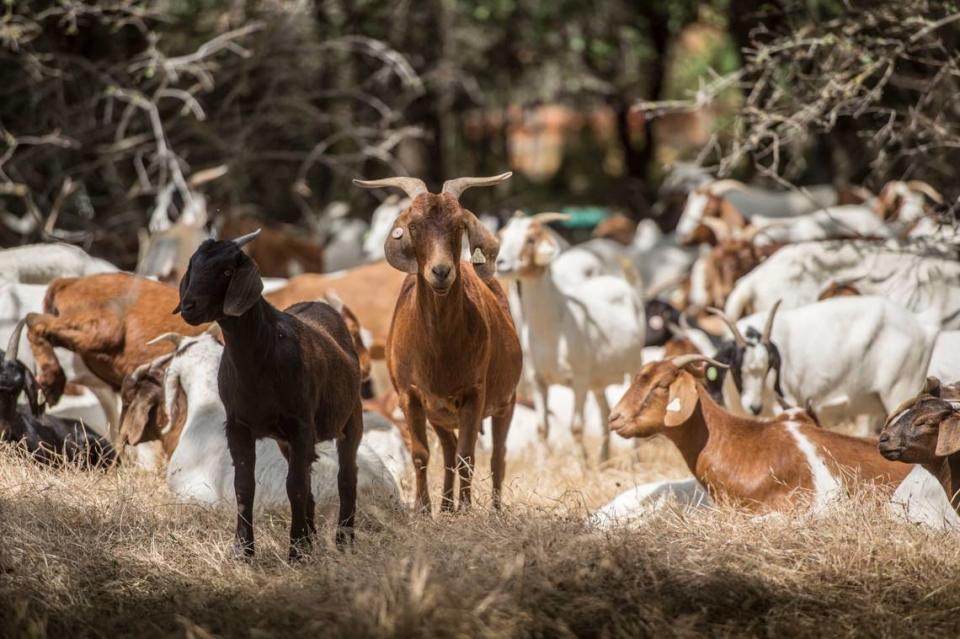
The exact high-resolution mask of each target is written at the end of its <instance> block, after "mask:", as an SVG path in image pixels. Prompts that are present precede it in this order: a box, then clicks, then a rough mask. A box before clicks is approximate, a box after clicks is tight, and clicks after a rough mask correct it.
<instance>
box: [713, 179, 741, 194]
mask: <svg viewBox="0 0 960 639" xmlns="http://www.w3.org/2000/svg"><path fill="white" fill-rule="evenodd" d="M746 190H747V185H746V184H744V183H743V182H741V181H740V180H714V181H713V182H710V183H709V184H707V193H709V194H710V195H723V194H724V193H726V192H727V191H746Z"/></svg>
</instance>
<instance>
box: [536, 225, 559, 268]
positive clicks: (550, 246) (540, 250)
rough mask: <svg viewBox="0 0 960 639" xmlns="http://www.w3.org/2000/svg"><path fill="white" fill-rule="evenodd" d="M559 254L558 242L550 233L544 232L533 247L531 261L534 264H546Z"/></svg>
mask: <svg viewBox="0 0 960 639" xmlns="http://www.w3.org/2000/svg"><path fill="white" fill-rule="evenodd" d="M559 254H560V244H558V243H557V239H556V238H555V237H554V236H553V235H551V234H550V233H544V234H543V237H541V238H540V239H539V240H538V241H537V245H536V247H534V249H533V263H534V264H535V265H536V266H546V265H547V264H549V263H550V262H552V261H553V260H554V258H556V257H557V255H559Z"/></svg>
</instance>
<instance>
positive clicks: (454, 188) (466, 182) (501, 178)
mask: <svg viewBox="0 0 960 639" xmlns="http://www.w3.org/2000/svg"><path fill="white" fill-rule="evenodd" d="M512 175H513V173H512V172H511V171H507V172H506V173H501V174H500V175H494V176H491V177H462V178H456V179H455V180H447V181H446V182H444V183H443V188H442V189H440V192H441V193H449V194H450V195H452V196H453V197H455V198H457V199H460V196H461V195H462V194H463V192H464V191H466V190H467V189H469V188H470V187H473V186H496V185H497V184H500V183H501V182H506V181H507V180H509V179H510V177H511V176H512Z"/></svg>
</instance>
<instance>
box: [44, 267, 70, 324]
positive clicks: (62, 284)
mask: <svg viewBox="0 0 960 639" xmlns="http://www.w3.org/2000/svg"><path fill="white" fill-rule="evenodd" d="M77 279H78V278H76V277H58V278H57V279H55V280H53V281H52V282H50V284H49V285H48V286H47V292H46V294H45V295H44V296H43V312H44V313H46V314H47V315H54V316H56V315H59V312H58V311H57V294H58V293H59V292H60V291H62V290H63V289H65V288H66V287H68V286H70V285H71V284H73V283H74V282H76V281H77Z"/></svg>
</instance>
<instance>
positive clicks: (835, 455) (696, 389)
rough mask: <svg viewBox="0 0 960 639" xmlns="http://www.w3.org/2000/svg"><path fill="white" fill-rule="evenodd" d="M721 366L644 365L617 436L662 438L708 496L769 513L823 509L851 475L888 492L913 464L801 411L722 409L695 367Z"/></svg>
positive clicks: (619, 408) (616, 415) (622, 409)
mask: <svg viewBox="0 0 960 639" xmlns="http://www.w3.org/2000/svg"><path fill="white" fill-rule="evenodd" d="M701 362H705V363H706V364H708V365H711V366H715V367H723V366H725V365H724V364H722V363H721V362H717V361H715V360H711V359H710V358H708V357H705V356H703V355H687V356H681V357H677V358H674V359H670V360H664V361H661V362H652V363H649V364H647V365H645V366H644V367H643V368H641V369H640V371H639V373H637V375H636V377H635V378H634V379H633V382H632V383H631V385H630V388H629V390H628V391H627V392H626V394H625V395H624V396H623V398H622V399H621V400H620V402H619V403H618V404H617V405H616V407H615V408H614V409H613V414H611V416H610V428H611V429H612V430H613V431H614V432H616V433H617V434H618V435H620V436H622V437H642V438H646V437H651V436H653V435H657V434H663V435H666V436H667V438H668V439H670V441H672V442H673V443H674V444H675V445H676V446H677V448H678V449H679V450H680V453H681V454H682V455H683V458H684V460H685V461H686V463H687V466H688V468H689V469H690V472H691V473H693V476H694V477H695V478H696V479H697V481H699V482H700V483H701V484H702V485H703V487H704V488H706V490H707V492H708V493H709V495H710V497H711V499H712V500H713V501H716V502H719V503H729V504H732V505H734V506H736V507H738V508H742V509H744V510H746V511H748V512H754V513H758V514H768V513H773V512H780V511H787V510H791V509H794V508H797V507H798V506H801V505H804V504H808V505H809V507H810V509H811V510H813V511H817V510H821V509H823V508H824V507H826V506H828V505H829V504H830V503H832V502H833V501H834V500H835V499H836V498H838V497H839V496H840V494H841V490H842V483H841V482H842V479H844V478H846V477H847V476H848V475H850V476H852V477H854V478H855V479H856V480H857V481H860V482H872V483H875V484H877V485H878V486H880V487H881V489H883V490H889V492H891V493H892V492H893V490H894V488H895V487H896V486H897V485H898V484H899V483H900V482H901V481H902V480H903V479H904V478H905V477H906V476H907V474H908V473H909V472H910V467H909V466H906V465H904V464H898V463H896V462H891V461H887V460H886V459H884V458H883V457H881V456H880V454H879V453H878V452H877V449H876V446H875V445H874V444H873V443H872V442H870V441H868V440H866V439H859V438H856V437H849V436H847V435H842V434H840V433H835V432H831V431H827V430H824V429H822V428H818V427H817V426H816V424H815V423H814V422H813V421H811V420H810V419H809V418H807V417H806V416H804V415H802V414H796V413H793V412H790V413H785V414H783V415H780V416H779V417H776V418H772V419H765V420H753V419H750V418H745V417H740V416H737V415H733V414H731V413H729V412H727V411H725V410H724V409H723V408H722V407H720V406H719V405H718V404H717V403H716V402H715V401H714V400H713V398H712V397H711V395H710V393H709V392H708V391H707V389H706V388H705V387H704V384H703V376H704V372H703V370H702V369H701V368H699V367H695V366H694V365H695V364H699V363H701Z"/></svg>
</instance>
